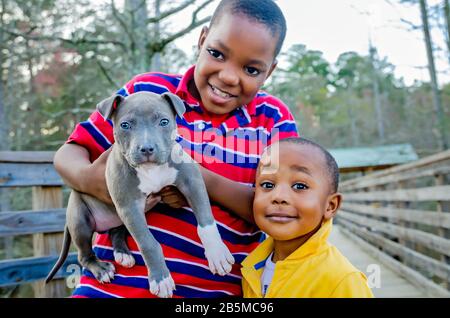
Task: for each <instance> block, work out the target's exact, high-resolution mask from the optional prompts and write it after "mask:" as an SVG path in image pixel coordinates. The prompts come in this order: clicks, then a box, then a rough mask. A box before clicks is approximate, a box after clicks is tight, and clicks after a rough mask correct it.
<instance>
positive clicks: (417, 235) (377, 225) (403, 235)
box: [337, 210, 450, 255]
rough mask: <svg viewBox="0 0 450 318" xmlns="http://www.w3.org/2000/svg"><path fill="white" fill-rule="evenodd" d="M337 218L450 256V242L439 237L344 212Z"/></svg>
mask: <svg viewBox="0 0 450 318" xmlns="http://www.w3.org/2000/svg"><path fill="white" fill-rule="evenodd" d="M337 217H338V218H344V219H345V220H348V221H351V222H353V223H357V224H359V225H360V226H363V227H370V228H371V229H372V230H377V231H381V232H383V233H386V234H388V235H391V236H394V237H397V238H399V239H404V240H408V241H411V242H415V243H418V244H423V245H424V246H426V247H428V248H430V249H432V250H435V251H437V252H439V253H442V254H445V255H450V240H447V239H444V238H442V237H439V236H437V235H434V234H430V233H427V232H423V231H420V230H415V229H407V228H402V227H401V226H398V225H394V224H389V223H386V222H381V221H377V220H373V219H370V218H367V217H363V216H357V215H355V214H353V213H351V212H347V211H344V210H341V211H340V212H339V214H338V216H337Z"/></svg>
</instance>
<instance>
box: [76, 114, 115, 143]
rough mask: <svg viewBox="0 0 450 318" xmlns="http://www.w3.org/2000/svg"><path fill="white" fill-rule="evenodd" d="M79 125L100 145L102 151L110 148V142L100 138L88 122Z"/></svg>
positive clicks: (102, 137)
mask: <svg viewBox="0 0 450 318" xmlns="http://www.w3.org/2000/svg"><path fill="white" fill-rule="evenodd" d="M80 125H81V126H82V127H83V128H84V129H86V130H87V131H88V132H89V134H90V135H91V136H92V137H93V138H94V140H95V141H96V142H97V143H98V144H99V145H100V146H102V148H103V149H105V150H106V149H108V148H109V147H111V144H110V142H109V141H108V140H107V139H106V137H104V136H102V135H101V134H100V133H99V132H98V131H97V129H95V128H94V126H92V124H91V123H90V122H88V121H83V122H81V123H80Z"/></svg>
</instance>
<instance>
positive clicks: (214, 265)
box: [205, 242, 234, 276]
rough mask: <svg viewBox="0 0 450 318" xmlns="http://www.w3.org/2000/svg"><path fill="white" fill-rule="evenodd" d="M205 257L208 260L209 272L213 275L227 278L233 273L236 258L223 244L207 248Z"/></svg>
mask: <svg viewBox="0 0 450 318" xmlns="http://www.w3.org/2000/svg"><path fill="white" fill-rule="evenodd" d="M205 256H206V258H207V259H208V265H209V270H210V271H211V272H212V273H213V274H219V275H220V276H225V275H226V274H228V273H229V272H231V269H232V265H233V264H234V257H233V255H231V253H230V251H229V250H228V247H226V245H225V244H223V243H222V242H219V243H218V244H217V245H216V246H214V247H209V248H208V249H206V248H205Z"/></svg>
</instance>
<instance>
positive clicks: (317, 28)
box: [175, 0, 450, 85]
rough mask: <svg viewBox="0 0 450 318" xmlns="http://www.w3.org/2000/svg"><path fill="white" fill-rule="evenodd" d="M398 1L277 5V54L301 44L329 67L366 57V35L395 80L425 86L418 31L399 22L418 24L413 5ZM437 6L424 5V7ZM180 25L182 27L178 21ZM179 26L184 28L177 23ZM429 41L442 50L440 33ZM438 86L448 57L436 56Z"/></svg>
mask: <svg viewBox="0 0 450 318" xmlns="http://www.w3.org/2000/svg"><path fill="white" fill-rule="evenodd" d="M397 2H398V0H278V1H277V3H278V5H279V6H280V8H281V10H282V11H283V13H284V15H285V17H286V21H287V26H288V32H287V35H286V40H285V43H284V45H283V50H282V51H287V50H288V49H289V47H290V46H291V45H293V44H305V45H306V47H307V49H309V50H318V51H322V52H323V55H324V57H325V59H326V60H327V61H329V62H330V63H334V62H335V61H336V60H337V58H338V56H339V55H340V54H342V53H344V52H348V51H355V52H357V53H359V54H362V55H367V54H368V47H369V35H370V38H371V39H372V43H373V44H374V46H375V47H376V48H377V50H378V54H379V56H380V57H381V58H384V57H386V58H387V59H388V61H389V62H390V63H391V64H393V65H395V74H396V76H397V77H403V78H404V81H405V83H406V84H408V85H410V84H412V83H413V82H414V80H420V81H429V75H428V70H427V69H426V68H425V66H426V65H427V56H426V49H425V44H424V43H425V42H424V41H423V33H422V31H421V30H420V29H419V30H416V31H408V25H407V24H406V23H403V22H401V18H403V19H405V20H408V21H411V22H413V23H416V24H418V25H419V24H420V11H419V7H418V5H417V6H405V5H399V4H397ZM439 2H441V1H440V0H428V4H429V5H433V4H436V3H439ZM216 5H217V2H216V3H213V4H212V5H210V6H208V7H207V8H205V10H204V11H203V12H204V15H207V14H212V12H213V10H214V8H215V6H216ZM189 19H190V15H189V14H186V13H184V14H183V15H182V16H181V17H180V18H179V19H177V20H178V21H179V23H182V24H181V25H186V24H187V23H188V21H189ZM184 21H186V22H184ZM183 22H184V23H183ZM199 33H200V29H196V30H194V31H193V32H191V33H190V34H188V35H185V36H184V37H182V38H180V39H178V40H177V41H176V42H175V43H176V45H177V46H178V47H180V48H182V49H185V51H187V52H189V53H191V52H192V46H193V45H194V44H195V43H197V38H198V35H199ZM432 38H433V40H434V41H436V43H438V44H439V45H440V46H441V47H442V48H445V46H444V43H443V35H442V32H437V31H436V32H434V33H433V34H432ZM436 66H437V69H438V71H439V74H438V80H439V82H440V83H441V84H443V83H449V82H450V66H449V64H448V52H446V51H441V52H440V53H439V54H438V56H436Z"/></svg>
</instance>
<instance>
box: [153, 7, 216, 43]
mask: <svg viewBox="0 0 450 318" xmlns="http://www.w3.org/2000/svg"><path fill="white" fill-rule="evenodd" d="M213 1H214V0H208V1H205V2H204V3H203V4H202V5H200V6H199V7H198V8H197V9H196V10H195V11H194V12H193V13H192V20H191V23H190V24H189V25H188V26H187V27H186V28H184V29H182V30H180V31H178V32H176V33H174V34H172V35H171V36H169V37H167V38H165V39H164V40H162V41H160V42H159V43H155V44H156V45H155V46H153V47H154V48H157V49H158V50H160V51H161V50H162V49H163V48H164V47H165V46H166V45H167V44H169V43H170V42H172V41H174V40H176V39H177V38H179V37H182V36H183V35H185V34H186V33H189V32H190V31H192V30H193V29H195V28H197V27H198V26H200V25H202V24H204V23H206V22H208V21H209V20H211V16H208V17H206V18H203V19H201V20H197V16H198V14H199V12H200V11H201V10H202V9H203V8H205V7H206V6H207V5H208V4H210V3H211V2H213Z"/></svg>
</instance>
